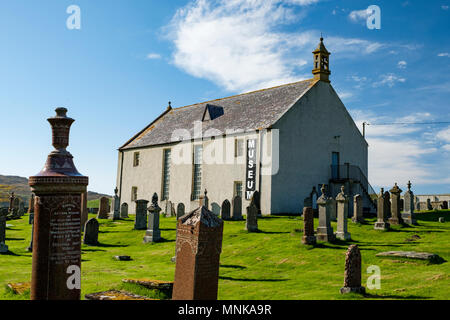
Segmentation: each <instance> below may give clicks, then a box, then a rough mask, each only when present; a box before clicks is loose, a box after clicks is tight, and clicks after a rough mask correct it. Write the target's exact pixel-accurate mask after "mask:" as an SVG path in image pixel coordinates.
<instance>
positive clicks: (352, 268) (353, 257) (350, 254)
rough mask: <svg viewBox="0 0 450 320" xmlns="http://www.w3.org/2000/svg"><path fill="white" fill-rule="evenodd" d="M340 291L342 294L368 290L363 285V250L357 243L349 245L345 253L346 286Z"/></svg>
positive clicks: (362, 292)
mask: <svg viewBox="0 0 450 320" xmlns="http://www.w3.org/2000/svg"><path fill="white" fill-rule="evenodd" d="M340 291H341V293H342V294H344V293H350V292H355V293H361V294H364V293H365V292H366V289H365V288H364V287H363V286H361V252H360V251H359V248H358V246H357V245H356V244H352V245H351V246H350V247H348V250H347V254H346V255H345V273H344V287H342V288H341V290H340Z"/></svg>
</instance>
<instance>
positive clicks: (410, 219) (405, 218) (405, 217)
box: [402, 213, 417, 224]
mask: <svg viewBox="0 0 450 320" xmlns="http://www.w3.org/2000/svg"><path fill="white" fill-rule="evenodd" d="M402 219H403V221H404V222H405V223H406V224H417V222H416V219H414V218H413V216H412V215H411V214H410V213H402Z"/></svg>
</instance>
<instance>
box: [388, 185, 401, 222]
mask: <svg viewBox="0 0 450 320" xmlns="http://www.w3.org/2000/svg"><path fill="white" fill-rule="evenodd" d="M389 192H390V193H391V217H390V218H389V223H390V224H393V225H400V224H403V219H402V216H401V213H400V194H401V193H402V189H400V188H399V187H398V185H397V183H395V185H394V187H393V188H392V189H391V190H389Z"/></svg>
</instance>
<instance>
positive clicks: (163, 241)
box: [152, 238, 175, 243]
mask: <svg viewBox="0 0 450 320" xmlns="http://www.w3.org/2000/svg"><path fill="white" fill-rule="evenodd" d="M165 242H175V240H168V239H164V238H161V239H159V240H158V241H156V242H152V243H165Z"/></svg>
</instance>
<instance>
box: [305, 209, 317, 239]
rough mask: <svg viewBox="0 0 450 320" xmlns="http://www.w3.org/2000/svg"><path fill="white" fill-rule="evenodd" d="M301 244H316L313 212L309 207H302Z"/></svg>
mask: <svg viewBox="0 0 450 320" xmlns="http://www.w3.org/2000/svg"><path fill="white" fill-rule="evenodd" d="M302 243H303V244H309V245H314V244H316V237H315V236H314V212H313V209H312V208H311V207H304V208H303V237H302Z"/></svg>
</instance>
